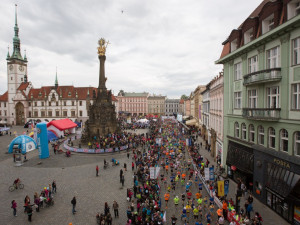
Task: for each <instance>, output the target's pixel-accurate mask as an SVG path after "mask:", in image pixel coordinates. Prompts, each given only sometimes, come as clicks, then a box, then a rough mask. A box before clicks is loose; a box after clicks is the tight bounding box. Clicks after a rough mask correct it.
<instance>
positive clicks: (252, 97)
mask: <svg viewBox="0 0 300 225" xmlns="http://www.w3.org/2000/svg"><path fill="white" fill-rule="evenodd" d="M248 107H249V108H256V107H257V91H256V89H253V90H249V91H248Z"/></svg>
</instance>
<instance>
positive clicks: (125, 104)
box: [116, 91, 149, 116]
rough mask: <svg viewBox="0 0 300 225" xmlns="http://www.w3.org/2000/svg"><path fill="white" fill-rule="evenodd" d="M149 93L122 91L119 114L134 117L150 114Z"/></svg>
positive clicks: (119, 95)
mask: <svg viewBox="0 0 300 225" xmlns="http://www.w3.org/2000/svg"><path fill="white" fill-rule="evenodd" d="M148 96H149V93H146V92H143V93H135V92H123V91H120V92H119V94H118V96H116V98H117V100H118V112H119V113H121V112H124V113H128V114H129V115H132V116H142V115H147V114H148Z"/></svg>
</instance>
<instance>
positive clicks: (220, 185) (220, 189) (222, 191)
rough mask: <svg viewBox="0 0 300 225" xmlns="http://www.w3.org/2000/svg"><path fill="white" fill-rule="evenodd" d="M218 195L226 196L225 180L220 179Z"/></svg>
mask: <svg viewBox="0 0 300 225" xmlns="http://www.w3.org/2000/svg"><path fill="white" fill-rule="evenodd" d="M218 196H219V197H222V196H224V180H219V181H218Z"/></svg>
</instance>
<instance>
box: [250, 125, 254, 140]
mask: <svg viewBox="0 0 300 225" xmlns="http://www.w3.org/2000/svg"><path fill="white" fill-rule="evenodd" d="M254 136H255V130H254V126H253V124H250V125H249V141H250V142H254Z"/></svg>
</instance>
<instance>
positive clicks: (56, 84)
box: [55, 67, 58, 89]
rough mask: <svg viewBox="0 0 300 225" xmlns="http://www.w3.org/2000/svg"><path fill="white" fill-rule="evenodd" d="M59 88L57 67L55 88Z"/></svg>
mask: <svg viewBox="0 0 300 225" xmlns="http://www.w3.org/2000/svg"><path fill="white" fill-rule="evenodd" d="M57 88H58V80H57V67H56V74H55V89H57Z"/></svg>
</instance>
